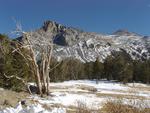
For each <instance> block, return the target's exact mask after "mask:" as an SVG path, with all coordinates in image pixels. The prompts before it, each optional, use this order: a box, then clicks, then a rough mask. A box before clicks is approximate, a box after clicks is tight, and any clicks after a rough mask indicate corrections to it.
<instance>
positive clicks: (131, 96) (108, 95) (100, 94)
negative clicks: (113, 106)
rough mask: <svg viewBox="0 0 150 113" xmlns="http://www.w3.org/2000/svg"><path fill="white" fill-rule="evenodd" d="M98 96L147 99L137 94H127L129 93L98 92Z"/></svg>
mask: <svg viewBox="0 0 150 113" xmlns="http://www.w3.org/2000/svg"><path fill="white" fill-rule="evenodd" d="M96 95H97V96H98V97H107V98H108V97H113V98H126V99H141V100H142V99H146V98H145V97H142V96H136V95H127V94H108V93H97V94H96Z"/></svg>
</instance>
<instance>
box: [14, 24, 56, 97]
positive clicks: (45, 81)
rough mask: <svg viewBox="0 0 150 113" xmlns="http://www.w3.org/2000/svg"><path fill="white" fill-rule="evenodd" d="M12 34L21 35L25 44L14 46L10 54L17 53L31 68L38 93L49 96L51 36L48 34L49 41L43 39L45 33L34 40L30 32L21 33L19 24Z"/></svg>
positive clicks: (37, 35)
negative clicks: (23, 50)
mask: <svg viewBox="0 0 150 113" xmlns="http://www.w3.org/2000/svg"><path fill="white" fill-rule="evenodd" d="M14 33H21V34H22V36H23V37H24V39H25V43H19V42H18V44H17V45H16V47H15V48H14V50H13V51H12V52H17V53H19V54H20V55H21V56H22V57H23V58H24V59H25V60H26V63H27V65H28V66H29V67H32V73H33V74H34V76H35V79H36V84H37V88H38V93H39V94H40V95H41V96H42V95H43V94H47V95H48V94H49V83H50V78H49V73H50V71H51V69H50V64H51V58H52V52H53V36H52V35H51V34H50V33H49V34H48V37H49V40H46V39H45V36H46V35H47V34H46V33H45V34H44V33H41V34H36V38H34V36H33V33H32V32H24V31H22V29H21V27H20V24H19V27H17V30H16V31H15V32H14ZM22 49H27V50H28V51H29V54H26V53H24V52H22Z"/></svg>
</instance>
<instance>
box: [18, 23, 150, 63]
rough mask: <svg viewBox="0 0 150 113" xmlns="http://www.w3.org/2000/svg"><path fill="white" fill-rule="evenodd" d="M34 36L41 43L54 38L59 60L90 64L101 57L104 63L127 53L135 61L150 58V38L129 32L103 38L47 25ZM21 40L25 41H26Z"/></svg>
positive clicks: (54, 53)
mask: <svg viewBox="0 0 150 113" xmlns="http://www.w3.org/2000/svg"><path fill="white" fill-rule="evenodd" d="M30 33H32V37H31V40H36V38H38V39H40V38H41V37H39V34H42V35H43V36H44V37H45V39H44V40H46V41H49V40H50V38H53V42H54V44H55V48H54V51H53V55H54V56H55V57H56V58H57V59H58V60H60V59H64V58H68V57H73V58H76V59H79V60H81V61H82V62H90V61H95V60H96V58H97V57H99V59H100V61H102V62H103V61H104V59H105V58H106V57H107V56H108V55H111V54H112V52H113V51H125V52H126V53H128V54H129V55H130V56H131V57H132V58H133V59H149V58H150V38H143V36H141V35H137V34H136V33H131V32H128V31H127V30H118V31H116V32H115V33H114V34H113V35H102V34H97V33H89V32H83V31H81V30H78V29H75V28H72V27H66V26H63V25H61V24H58V23H56V22H53V21H46V22H44V25H43V27H41V28H40V29H38V30H36V31H33V32H30ZM50 36H52V37H50ZM19 40H20V41H24V37H21V39H20V38H19ZM41 40H43V39H41ZM36 50H38V48H37V49H36Z"/></svg>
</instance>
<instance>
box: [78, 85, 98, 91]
mask: <svg viewBox="0 0 150 113" xmlns="http://www.w3.org/2000/svg"><path fill="white" fill-rule="evenodd" d="M78 89H82V90H87V91H90V92H97V89H96V88H95V87H93V86H87V85H79V86H78Z"/></svg>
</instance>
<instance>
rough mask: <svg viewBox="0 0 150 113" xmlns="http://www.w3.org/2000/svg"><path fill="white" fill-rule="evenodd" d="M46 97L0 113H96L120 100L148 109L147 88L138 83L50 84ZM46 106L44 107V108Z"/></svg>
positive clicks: (149, 90) (82, 81) (82, 82)
mask: <svg viewBox="0 0 150 113" xmlns="http://www.w3.org/2000/svg"><path fill="white" fill-rule="evenodd" d="M50 91H51V93H50V96H48V97H45V98H40V97H38V96H37V95H32V96H30V97H29V98H28V99H27V100H28V101H30V103H32V104H30V105H28V106H27V107H25V108H22V106H21V105H20V103H19V104H18V106H17V107H16V108H7V109H5V110H3V111H0V113H66V110H67V109H71V108H76V107H78V106H79V104H81V103H82V104H85V105H86V107H87V108H89V109H93V110H96V109H100V108H101V107H102V106H103V104H104V103H105V102H106V101H110V100H112V101H114V100H115V101H116V100H121V101H122V102H123V103H124V104H128V105H134V106H135V107H139V106H138V105H139V104H136V103H138V102H141V101H142V103H143V104H142V106H141V105H140V107H143V108H150V86H149V85H146V84H140V83H134V84H133V83H128V84H126V85H123V84H121V83H116V82H114V81H106V80H101V81H95V80H93V81H91V80H76V81H75V80H72V81H65V82H61V83H51V84H50ZM45 106H46V107H45Z"/></svg>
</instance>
